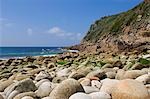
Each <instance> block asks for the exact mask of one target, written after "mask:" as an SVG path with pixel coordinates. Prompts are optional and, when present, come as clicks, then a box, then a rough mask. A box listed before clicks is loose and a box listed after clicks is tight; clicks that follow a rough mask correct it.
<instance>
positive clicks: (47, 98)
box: [42, 97, 52, 99]
mask: <svg viewBox="0 0 150 99" xmlns="http://www.w3.org/2000/svg"><path fill="white" fill-rule="evenodd" d="M42 99H52V98H51V97H44V98H42Z"/></svg>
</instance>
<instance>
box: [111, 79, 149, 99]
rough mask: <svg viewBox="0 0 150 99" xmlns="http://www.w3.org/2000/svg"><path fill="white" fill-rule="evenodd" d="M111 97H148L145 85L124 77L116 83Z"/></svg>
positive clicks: (141, 98) (147, 98)
mask: <svg viewBox="0 0 150 99" xmlns="http://www.w3.org/2000/svg"><path fill="white" fill-rule="evenodd" d="M112 98H113V99H149V95H148V91H147V89H146V87H145V86H144V85H143V84H142V83H141V82H138V81H136V80H132V79H126V80H122V81H120V82H119V83H118V84H116V86H115V88H114V90H113V92H112Z"/></svg>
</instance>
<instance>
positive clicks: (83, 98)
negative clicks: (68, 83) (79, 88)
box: [69, 92, 92, 99]
mask: <svg viewBox="0 0 150 99" xmlns="http://www.w3.org/2000/svg"><path fill="white" fill-rule="evenodd" d="M69 99H92V98H91V97H90V96H89V95H87V94H85V93H81V92H78V93H75V94H73V95H71V96H70V97H69Z"/></svg>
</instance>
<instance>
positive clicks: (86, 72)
mask: <svg viewBox="0 0 150 99" xmlns="http://www.w3.org/2000/svg"><path fill="white" fill-rule="evenodd" d="M92 71H93V67H82V68H80V69H78V70H77V72H78V73H82V74H84V75H85V76H86V75H87V74H88V73H90V72H92Z"/></svg>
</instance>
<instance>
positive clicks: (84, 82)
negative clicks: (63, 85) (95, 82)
mask: <svg viewBox="0 0 150 99" xmlns="http://www.w3.org/2000/svg"><path fill="white" fill-rule="evenodd" d="M78 81H79V82H80V84H81V85H82V86H90V85H91V80H90V79H88V78H81V79H79V80H78Z"/></svg>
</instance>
